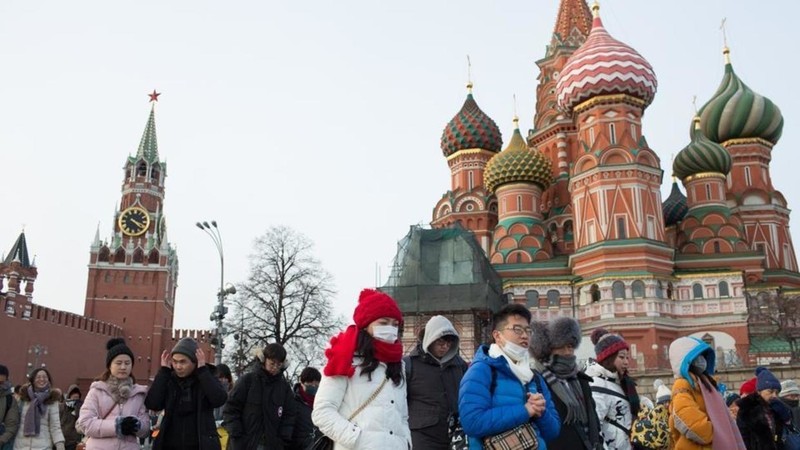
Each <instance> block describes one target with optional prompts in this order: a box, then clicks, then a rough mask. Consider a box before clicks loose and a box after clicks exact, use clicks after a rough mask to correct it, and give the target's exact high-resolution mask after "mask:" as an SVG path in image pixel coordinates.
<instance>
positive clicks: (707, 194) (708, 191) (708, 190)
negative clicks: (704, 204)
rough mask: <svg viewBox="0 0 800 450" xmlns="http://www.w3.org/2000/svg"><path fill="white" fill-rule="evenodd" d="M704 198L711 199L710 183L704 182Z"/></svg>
mask: <svg viewBox="0 0 800 450" xmlns="http://www.w3.org/2000/svg"><path fill="white" fill-rule="evenodd" d="M706 199H707V200H711V185H710V184H708V183H706Z"/></svg>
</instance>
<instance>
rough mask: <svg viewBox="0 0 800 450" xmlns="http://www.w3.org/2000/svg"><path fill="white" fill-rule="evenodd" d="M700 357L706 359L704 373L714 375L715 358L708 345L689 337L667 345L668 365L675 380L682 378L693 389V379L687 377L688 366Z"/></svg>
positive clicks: (712, 350)
mask: <svg viewBox="0 0 800 450" xmlns="http://www.w3.org/2000/svg"><path fill="white" fill-rule="evenodd" d="M700 355H703V356H705V358H706V363H707V366H706V373H708V374H709V375H714V366H715V364H716V361H717V358H716V357H715V355H714V349H712V348H711V347H710V346H709V345H708V344H706V343H705V342H703V341H702V340H700V339H698V338H696V337H691V336H684V337H679V338H678V339H675V340H674V341H672V343H671V344H670V345H669V363H670V366H671V367H672V374H673V375H675V378H684V379H685V380H687V381H688V382H689V384H690V385H691V386H692V388H695V385H694V379H693V378H692V377H690V376H689V364H691V363H692V361H694V359H695V358H697V357H698V356H700Z"/></svg>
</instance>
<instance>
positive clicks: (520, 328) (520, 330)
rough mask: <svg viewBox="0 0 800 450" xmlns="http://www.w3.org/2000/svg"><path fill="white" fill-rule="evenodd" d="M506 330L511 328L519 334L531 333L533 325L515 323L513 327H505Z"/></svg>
mask: <svg viewBox="0 0 800 450" xmlns="http://www.w3.org/2000/svg"><path fill="white" fill-rule="evenodd" d="M503 329H504V330H511V331H513V332H514V334H516V335H517V336H522V335H524V334H531V327H523V326H522V325H514V326H513V327H511V328H503Z"/></svg>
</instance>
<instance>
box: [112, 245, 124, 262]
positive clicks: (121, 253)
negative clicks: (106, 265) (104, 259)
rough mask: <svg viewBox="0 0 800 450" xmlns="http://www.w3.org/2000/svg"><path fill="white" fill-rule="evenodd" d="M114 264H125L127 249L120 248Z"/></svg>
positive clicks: (115, 255)
mask: <svg viewBox="0 0 800 450" xmlns="http://www.w3.org/2000/svg"><path fill="white" fill-rule="evenodd" d="M114 262H117V263H124V262H125V249H123V248H122V247H120V248H119V249H118V250H117V252H116V253H115V254H114Z"/></svg>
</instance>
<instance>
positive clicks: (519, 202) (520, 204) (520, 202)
mask: <svg viewBox="0 0 800 450" xmlns="http://www.w3.org/2000/svg"><path fill="white" fill-rule="evenodd" d="M517 211H522V196H521V195H518V196H517Z"/></svg>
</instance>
